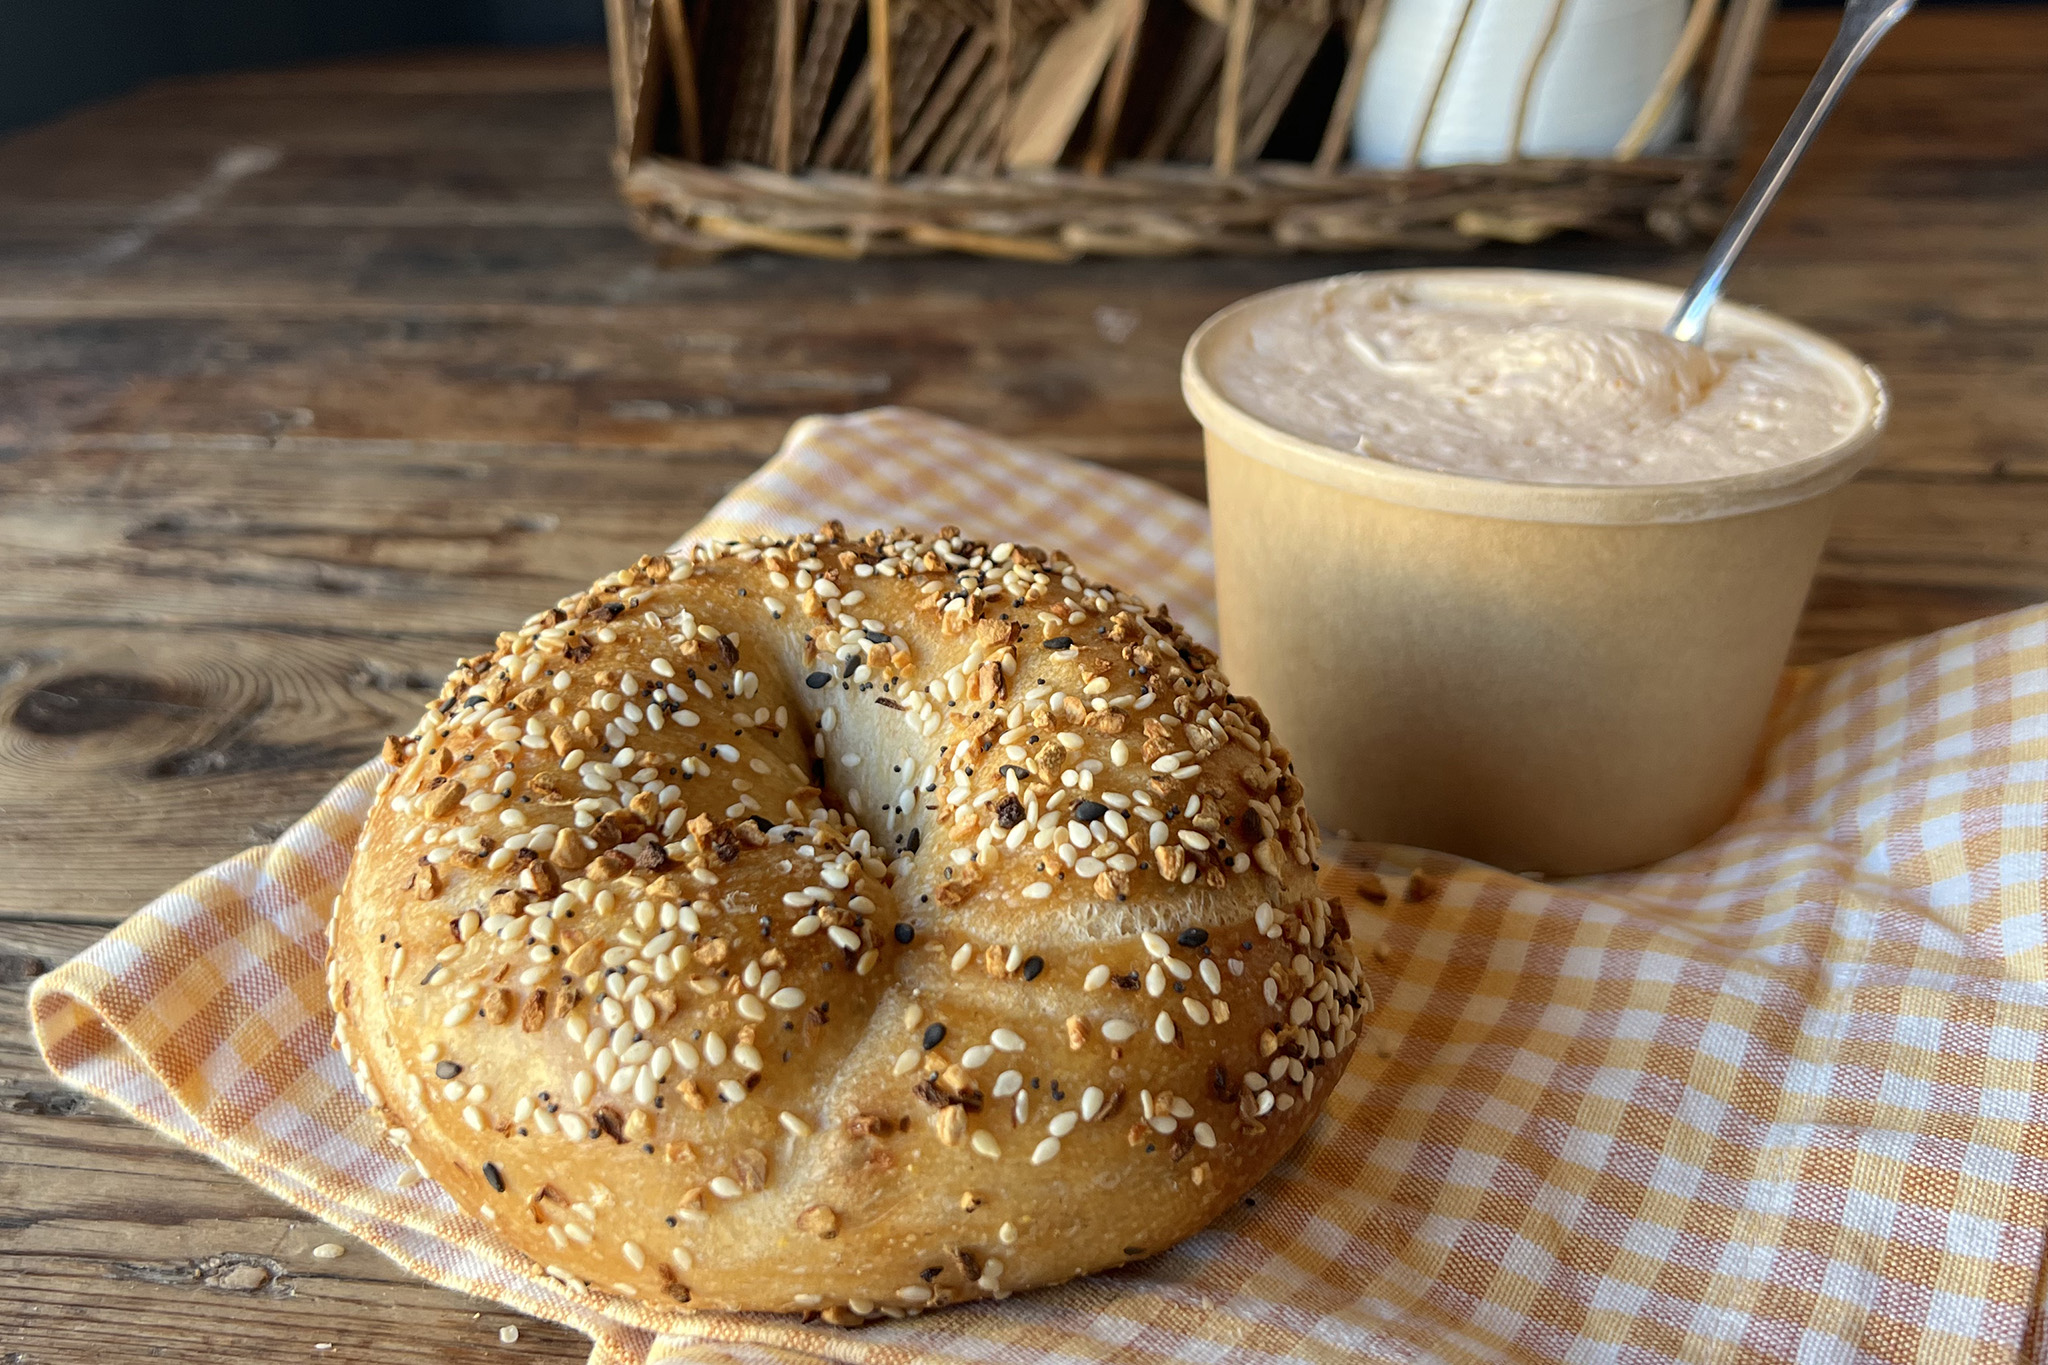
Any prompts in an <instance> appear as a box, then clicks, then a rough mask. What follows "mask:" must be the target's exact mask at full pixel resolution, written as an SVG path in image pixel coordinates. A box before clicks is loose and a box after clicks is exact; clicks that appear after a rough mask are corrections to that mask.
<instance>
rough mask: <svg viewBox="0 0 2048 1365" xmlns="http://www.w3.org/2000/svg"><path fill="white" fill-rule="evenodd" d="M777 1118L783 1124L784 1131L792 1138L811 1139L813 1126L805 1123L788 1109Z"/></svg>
mask: <svg viewBox="0 0 2048 1365" xmlns="http://www.w3.org/2000/svg"><path fill="white" fill-rule="evenodd" d="M776 1117H777V1121H778V1122H780V1123H781V1124H782V1129H783V1131H784V1132H786V1133H788V1134H789V1135H790V1136H791V1137H809V1136H810V1135H811V1132H812V1129H811V1125H810V1124H808V1123H806V1122H804V1121H803V1119H802V1118H800V1117H798V1116H797V1115H795V1114H792V1113H790V1112H789V1111H788V1110H787V1109H785V1110H783V1111H782V1112H781V1113H780V1114H779V1115H777V1116H776Z"/></svg>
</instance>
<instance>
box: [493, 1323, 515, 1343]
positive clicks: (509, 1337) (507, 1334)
mask: <svg viewBox="0 0 2048 1365" xmlns="http://www.w3.org/2000/svg"><path fill="white" fill-rule="evenodd" d="M498 1340H500V1341H502V1342H504V1343H505V1344H506V1345H507V1346H510V1345H511V1344H512V1343H513V1342H515V1341H517V1340H519V1329H518V1328H517V1327H514V1326H511V1325H510V1324H509V1323H508V1324H507V1325H506V1326H503V1327H500V1328H499V1329H498Z"/></svg>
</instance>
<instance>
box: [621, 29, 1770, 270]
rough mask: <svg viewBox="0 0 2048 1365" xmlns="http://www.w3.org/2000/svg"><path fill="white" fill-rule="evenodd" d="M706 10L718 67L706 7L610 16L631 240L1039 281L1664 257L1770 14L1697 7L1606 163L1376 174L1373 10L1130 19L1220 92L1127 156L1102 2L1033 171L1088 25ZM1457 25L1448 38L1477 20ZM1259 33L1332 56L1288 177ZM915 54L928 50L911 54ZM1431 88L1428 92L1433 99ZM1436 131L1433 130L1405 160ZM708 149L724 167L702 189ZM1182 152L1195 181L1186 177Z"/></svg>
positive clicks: (1700, 183)
mask: <svg viewBox="0 0 2048 1365" xmlns="http://www.w3.org/2000/svg"><path fill="white" fill-rule="evenodd" d="M711 3H712V4H714V5H718V6H722V7H724V8H723V10H722V12H716V13H713V14H712V19H713V20H714V21H717V22H725V23H728V24H730V23H732V22H733V15H735V14H741V15H742V16H743V18H742V20H741V22H752V23H753V24H754V29H753V32H752V42H751V45H750V46H746V47H744V48H743V50H742V51H740V52H739V54H738V56H737V57H735V54H734V53H733V52H730V51H727V52H723V53H707V52H705V51H703V50H702V49H701V48H700V46H699V38H698V34H697V33H696V32H693V22H694V24H695V25H696V26H697V27H698V28H700V29H701V26H702V25H703V24H704V23H705V22H706V18H705V16H706V13H707V9H706V7H705V4H704V0H697V4H698V9H697V11H696V13H695V14H693V12H692V8H691V0H606V10H607V19H608V25H609V33H610V44H611V54H612V82H613V93H614V97H615V100H614V103H615V110H616V114H617V121H618V147H617V153H616V168H617V171H618V175H619V182H620V188H621V192H622V194H623V195H624V198H625V200H626V203H627V205H628V206H629V208H630V210H631V212H632V215H633V220H634V223H635V225H636V227H637V228H638V229H639V230H640V231H641V232H642V233H643V234H644V235H645V236H647V237H649V238H651V239H653V240H655V241H657V242H661V243H665V244H669V245H673V246H677V247H682V248H687V249H690V250H693V251H697V252H713V253H715V252H720V251H726V250H731V249H733V248H736V247H757V248H765V249H768V250H774V251H782V252H789V253H794V254H799V255H807V256H821V257H828V258H834V259H853V258H856V257H860V256H865V255H901V254H913V253H923V252H933V251H961V252H969V253H974V254H979V255H986V256H1003V257H1015V258H1021V259H1029V260H1041V261H1068V260H1073V259H1076V258H1078V257H1080V256H1084V255H1091V254H1092V255H1132V256H1159V255H1177V254H1184V253H1190V252H1202V251H1217V252H1237V253H1272V252H1280V251H1355V250H1360V249H1370V248H1394V247H1398V248H1410V249H1426V250H1443V249H1447V248H1456V247H1462V246H1471V245H1476V244H1478V243H1480V242H1484V241H1509V242H1521V243H1527V242H1534V241H1538V240H1541V239H1542V238H1545V237H1548V236H1551V235H1552V234H1554V233H1558V232H1562V231H1566V230H1577V231H1583V232H1588V233H1592V234H1596V235H1599V236H1603V237H1641V236H1644V235H1648V236H1652V237H1655V238H1660V239H1663V240H1665V241H1668V242H1673V243H1676V242H1681V241H1684V240H1686V239H1688V238H1690V237H1693V236H1694V235H1696V234H1698V233H1699V232H1701V231H1704V230H1710V229H1711V228H1712V227H1713V226H1714V225H1715V224H1716V223H1717V222H1718V221H1719V217H1720V213H1721V201H1720V193H1721V190H1722V188H1723V186H1724V184H1725V182H1726V179H1727V176H1728V173H1729V171H1730V170H1731V168H1732V164H1733V159H1734V155H1735V153H1736V151H1737V148H1738V142H1739V137H1740V128H1739V126H1738V119H1739V112H1740V107H1741V102H1742V98H1743V94H1744V91H1745V89H1746V87H1747V84H1748V80H1749V76H1750V74H1751V72H1752V70H1753V68H1754V66H1755V63H1756V56H1757V50H1758V47H1759V45H1760V42H1761V39H1762V34H1763V30H1764V27H1765V24H1766V21H1767V20H1768V18H1769V16H1770V13H1771V10H1772V0H1693V7H1692V12H1691V14H1690V15H1689V17H1688V20H1687V23H1686V26H1685V32H1684V36H1683V38H1682V39H1681V41H1680V43H1679V46H1678V49H1677V50H1676V51H1675V52H1673V53H1672V54H1671V57H1670V60H1669V62H1668V63H1667V66H1666V68H1665V70H1664V72H1663V75H1662V78H1661V79H1660V80H1659V81H1658V83H1657V88H1656V91H1655V93H1653V95H1652V96H1651V97H1650V100H1649V101H1648V103H1647V104H1646V105H1645V107H1644V109H1643V110H1642V111H1641V113H1640V114H1639V115H1638V117H1637V118H1636V119H1635V121H1634V125H1633V126H1632V127H1631V129H1630V131H1629V133H1628V135H1627V136H1626V137H1624V138H1623V139H1622V143H1621V144H1620V145H1619V146H1617V148H1616V150H1615V153H1614V154H1613V155H1612V156H1610V157H1607V158H1604V159H1595V160H1534V159H1515V160H1511V161H1508V162H1505V163H1503V164H1489V165H1472V166H1458V167H1437V168H1420V167H1417V168H1413V169H1407V170H1376V169H1365V168H1361V167H1356V166H1352V165H1349V164H1347V163H1346V162H1345V160H1344V157H1345V153H1346V151H1347V149H1348V142H1349V136H1350V132H1351V122H1352V114H1353V111H1354V109H1355V106H1356V103H1357V100H1358V96H1359V89H1360V86H1361V83H1362V79H1363V74H1364V71H1365V64H1366V61H1367V59H1368V58H1369V57H1370V55H1371V52H1372V47H1373V44H1374V42H1375V40H1376V38H1377V36H1378V33H1379V29H1380V24H1381V20H1382V19H1383V18H1384V16H1385V14H1386V9H1387V4H1388V0H1151V7H1152V8H1153V12H1154V13H1157V12H1158V8H1157V7H1159V6H1167V5H1172V6H1179V5H1182V4H1183V3H1185V4H1187V5H1188V6H1189V7H1190V8H1192V9H1195V10H1200V11H1205V12H1210V13H1212V14H1213V15H1214V17H1215V18H1216V19H1217V20H1219V21H1220V22H1217V23H1215V24H1214V25H1213V35H1209V36H1212V37H1213V42H1214V44H1215V45H1216V46H1217V47H1219V48H1220V51H1221V66H1220V71H1219V72H1218V73H1217V75H1216V76H1215V78H1214V79H1213V82H1212V83H1211V85H1210V86H1209V87H1208V89H1207V91H1206V92H1205V93H1201V96H1200V100H1199V102H1195V99H1194V96H1192V95H1190V96H1188V97H1187V100H1188V103H1187V107H1186V108H1185V109H1183V110H1181V111H1179V115H1178V116H1179V117H1180V118H1181V119H1182V120H1183V122H1182V125H1181V126H1182V127H1184V128H1185V129H1187V130H1188V131H1186V132H1184V133H1183V134H1182V135H1181V136H1180V138H1179V142H1178V144H1177V145H1176V144H1174V143H1173V142H1172V140H1171V139H1164V140H1162V139H1160V138H1157V137H1155V138H1154V143H1155V144H1157V145H1152V146H1148V147H1145V148H1142V149H1138V150H1136V151H1135V154H1124V153H1123V152H1121V151H1120V150H1119V149H1120V148H1121V147H1122V145H1123V143H1125V142H1127V141H1128V135H1129V131H1130V129H1131V128H1132V127H1133V126H1135V125H1134V123H1133V118H1134V115H1137V114H1140V113H1144V112H1147V111H1140V110H1135V109H1133V108H1130V107H1127V106H1126V103H1125V95H1126V93H1127V92H1128V89H1129V82H1130V77H1131V71H1132V69H1133V68H1134V67H1135V66H1137V65H1139V64H1141V63H1142V61H1143V51H1142V47H1143V44H1144V42H1145V41H1146V35H1147V34H1149V33H1150V32H1151V31H1152V29H1151V26H1150V25H1149V24H1147V23H1146V20H1145V14H1146V11H1147V8H1148V7H1147V4H1146V3H1145V0H1101V3H1102V4H1103V5H1104V6H1105V7H1107V6H1108V5H1110V4H1121V5H1122V6H1123V9H1122V10H1121V11H1120V13H1123V14H1128V15H1129V16H1131V17H1130V18H1129V20H1128V29H1127V31H1125V32H1122V33H1120V34H1118V35H1117V37H1116V40H1115V46H1114V49H1113V50H1112V51H1110V53H1109V55H1108V59H1107V61H1106V63H1105V64H1104V67H1103V69H1102V71H1101V74H1100V76H1099V77H1098V78H1097V79H1096V80H1095V81H1094V82H1093V83H1092V84H1091V85H1090V86H1089V88H1088V89H1087V91H1086V92H1085V95H1084V96H1083V98H1085V100H1086V102H1087V103H1086V108H1087V111H1088V113H1087V118H1086V121H1085V122H1081V123H1078V124H1077V125H1076V128H1075V130H1074V131H1073V134H1072V136H1071V138H1069V137H1067V136H1065V135H1064V133H1061V132H1059V131H1057V130H1056V132H1055V134H1054V139H1055V141H1056V142H1057V143H1058V145H1057V146H1053V147H1051V148H1050V150H1049V154H1048V153H1047V149H1044V148H1040V149H1038V153H1037V154H1033V153H1031V152H1030V150H1029V149H1026V150H1025V151H1022V152H1020V151H1019V140H1018V139H1017V138H1015V137H1013V136H1012V134H1011V124H1012V121H1013V120H1015V119H1017V118H1018V117H1019V115H1018V114H1017V112H1016V105H1017V103H1018V99H1019V92H1020V86H1021V84H1022V81H1023V74H1024V73H1025V72H1026V71H1027V69H1028V68H1029V65H1030V63H1031V61H1033V60H1035V59H1036V57H1037V56H1038V54H1039V53H1041V52H1043V51H1044V49H1045V48H1046V46H1047V45H1048V41H1049V35H1050V34H1052V33H1054V32H1057V31H1059V27H1060V25H1061V24H1063V23H1071V22H1072V21H1074V20H1075V19H1077V18H1079V17H1081V16H1084V15H1087V14H1089V13H1090V12H1092V11H1093V10H1094V8H1095V5H1094V4H1093V3H1091V0H834V2H833V3H832V4H831V5H830V7H829V8H830V9H831V10H832V11H833V14H832V15H830V16H828V4H827V3H823V2H819V3H811V2H810V0H711ZM1463 3H1464V7H1465V8H1464V14H1465V17H1466V18H1469V17H1470V15H1471V12H1472V9H1473V7H1474V5H1475V4H1476V3H1477V0H1463ZM1527 3H1530V4H1548V5H1549V6H1550V7H1551V8H1550V11H1549V20H1550V30H1549V31H1550V32H1552V33H1554V32H1555V31H1556V24H1557V17H1558V15H1559V13H1560V12H1561V11H1562V9H1563V6H1564V4H1565V3H1566V0H1527ZM854 10H864V16H861V17H864V20H865V23H864V32H861V33H856V35H855V36H856V37H861V36H864V37H865V38H866V39H867V47H866V49H865V53H864V55H863V56H862V58H861V60H860V62H859V64H858V72H857V74H856V75H855V76H854V77H853V79H852V80H850V81H848V80H846V79H845V78H843V77H842V79H841V81H840V83H839V88H838V89H837V90H835V91H833V92H832V94H831V96H830V100H831V101H836V103H835V104H833V106H832V107H829V108H828V107H826V103H827V101H826V98H825V96H823V95H822V94H821V92H820V85H821V82H820V81H819V80H818V78H817V75H816V73H815V72H812V71H810V70H808V69H807V66H806V65H805V61H806V57H807V54H805V53H804V51H803V47H804V41H805V38H806V36H807V35H806V33H805V28H806V24H807V23H808V24H809V25H810V26H811V27H812V28H814V29H815V28H817V27H819V26H822V25H824V24H825V23H826V22H827V21H828V17H829V18H833V19H836V21H837V22H838V23H839V24H840V25H841V27H842V28H844V27H845V25H846V24H847V23H848V22H849V21H850V12H851V11H854ZM1193 22H1196V23H1206V22H1208V21H1207V20H1202V19H1196V20H1194V21H1193ZM1281 22H1293V23H1295V24H1297V25H1299V24H1303V23H1307V24H1311V25H1313V24H1315V23H1317V22H1320V23H1322V24H1324V25H1327V26H1328V28H1329V31H1330V33H1331V34H1333V35H1334V41H1339V42H1341V43H1342V44H1343V58H1344V60H1343V72H1342V77H1341V80H1340V81H1339V82H1338V83H1337V85H1336V88H1335V90H1334V92H1333V94H1332V95H1331V97H1330V100H1329V104H1328V108H1327V111H1326V112H1322V111H1320V110H1317V111H1314V112H1317V113H1318V115H1319V117H1320V120H1321V125H1322V137H1321V140H1320V143H1319V145H1318V146H1317V148H1316V150H1315V153H1314V155H1313V157H1312V158H1311V159H1309V160H1301V161H1288V160H1258V159H1254V157H1253V155H1252V154H1253V153H1256V152H1257V151H1259V150H1261V149H1262V147H1263V145H1264V144H1265V142H1266V141H1267V139H1268V136H1269V135H1270V134H1271V132H1272V130H1273V127H1274V123H1275V120H1276V119H1277V118H1278V117H1279V112H1280V111H1279V109H1278V107H1277V106H1278V103H1279V102H1280V101H1276V100H1272V99H1268V100H1267V101H1266V103H1265V104H1264V105H1262V106H1260V107H1257V108H1254V107H1250V106H1252V105H1253V104H1255V103H1257V101H1258V100H1259V98H1260V95H1259V92H1258V91H1257V90H1255V89H1253V88H1252V85H1251V78H1250V77H1249V76H1248V72H1247V65H1248V63H1247V54H1248V53H1251V52H1253V51H1254V49H1253V47H1252V44H1253V40H1254V36H1255V34H1257V33H1258V32H1259V31H1260V28H1261V26H1262V25H1267V24H1275V23H1281ZM920 25H923V26H924V28H923V29H921V28H920ZM948 25H950V27H946V26H948ZM1717 25H1718V31H1719V36H1718V39H1716V40H1715V41H1713V42H1712V43H1711V44H1710V43H1709V42H1708V38H1709V35H1710V34H1711V33H1712V32H1713V31H1714V30H1715V28H1716V26H1717ZM929 31H937V32H938V33H939V35H940V39H941V40H942V41H939V42H937V43H934V42H928V41H924V39H925V38H928V37H929V36H930V34H929ZM1311 31H1314V30H1311ZM1460 32H1462V25H1461V29H1460ZM948 35H953V36H952V37H951V38H950V39H948ZM837 36H839V35H838V34H837V33H832V34H827V35H826V37H828V38H832V37H837ZM1455 41H1456V40H1454V48H1455ZM1709 46H1711V48H1712V56H1711V58H1709V59H1708V60H1706V61H1705V63H1704V72H1703V74H1701V76H1700V77H1699V85H1698V90H1699V94H1698V98H1697V100H1696V101H1694V104H1693V108H1694V115H1693V117H1692V119H1691V120H1690V124H1689V126H1688V127H1686V128H1685V129H1684V130H1683V131H1682V132H1681V134H1680V137H1679V140H1678V141H1677V142H1676V144H1675V145H1674V146H1673V147H1672V148H1671V149H1670V150H1669V151H1668V152H1666V153H1664V154H1662V155H1658V156H1644V155H1641V154H1640V152H1641V149H1642V146H1643V144H1644V143H1645V142H1646V141H1647V140H1648V130H1649V129H1650V128H1652V127H1654V126H1656V124H1657V123H1658V121H1659V119H1660V118H1661V117H1662V116H1663V115H1664V113H1665V112H1666V111H1667V109H1668V107H1669V105H1670V103H1671V101H1672V100H1673V99H1674V98H1676V97H1677V94H1678V92H1679V90H1680V89H1681V88H1682V87H1683V85H1684V84H1685V82H1686V81H1687V79H1688V78H1689V77H1691V75H1692V74H1693V69H1694V67H1695V66H1698V65H1700V64H1701V58H1702V55H1703V54H1704V53H1705V52H1706V51H1707V49H1708V48H1709ZM935 47H936V48H939V49H940V51H939V56H938V58H937V59H936V60H935V59H934V58H933V56H932V51H933V49H934V48H935ZM970 57H971V58H973V60H974V61H975V62H978V63H979V64H980V65H979V67H978V69H979V70H980V71H981V72H982V73H984V75H985V76H986V73H988V72H990V71H993V72H994V73H995V75H994V76H992V77H987V79H986V80H985V82H984V83H985V84H986V85H987V86H989V87H991V88H992V90H993V94H992V95H989V96H988V97H987V98H985V99H984V100H983V102H982V103H981V104H980V105H978V106H975V105H973V102H972V100H971V99H970V98H968V97H967V96H966V95H964V94H963V93H962V89H963V86H964V82H965V78H964V77H960V76H959V72H960V71H961V70H962V69H964V68H966V67H967V66H968V64H969V58H970ZM707 59H713V60H712V61H707ZM718 59H722V60H718ZM714 61H715V65H714V64H713V62H714ZM1449 65H1450V58H1448V57H1447V58H1446V59H1445V60H1444V70H1446V71H1447V70H1448V69H1449ZM1531 70H1532V72H1533V70H1534V66H1533V64H1532V68H1531ZM948 72H950V73H951V74H950V75H949V74H948ZM1442 82H1443V73H1442V72H1441V71H1440V72H1439V73H1438V87H1437V88H1438V92H1439V96H1440V95H1441V89H1442ZM1533 85H1534V77H1533V74H1532V75H1531V77H1530V78H1529V79H1528V80H1527V81H1525V83H1524V86H1523V88H1522V91H1521V101H1522V106H1523V109H1524V110H1525V111H1526V108H1527V105H1528V101H1529V98H1530V91H1531V89H1532V88H1533ZM949 101H951V102H950V103H949ZM1169 102H1170V100H1169ZM1190 111H1192V112H1190ZM1150 112H1152V113H1154V114H1161V111H1157V110H1154V111H1150ZM1166 112H1167V113H1172V112H1173V111H1166ZM1434 115H1435V106H1434V104H1432V105H1431V106H1430V110H1429V115H1428V116H1427V117H1426V118H1425V120H1424V124H1423V129H1422V131H1420V132H1418V133H1417V135H1416V138H1415V143H1416V147H1417V148H1418V149H1419V148H1420V146H1421V145H1422V141H1423V138H1424V136H1425V135H1426V133H1427V129H1428V127H1429V118H1433V117H1434ZM1161 116H1162V117H1164V116H1165V115H1164V114H1162V115H1161ZM713 129H723V133H722V134H715V133H712V132H708V131H707V130H713ZM714 136H722V137H723V139H724V144H725V147H726V148H729V149H731V151H732V152H733V153H734V154H733V155H720V156H718V157H717V160H718V162H719V164H707V158H706V155H705V152H706V147H707V145H708V141H709V139H710V138H711V137H714ZM1518 136H1519V135H1518ZM1190 146H1193V147H1196V148H1199V149H1201V150H1203V151H1204V152H1205V153H1206V155H1207V159H1206V160H1202V161H1194V160H1189V159H1187V157H1186V153H1187V149H1188V148H1189V147H1190ZM1176 151H1177V152H1178V154H1179V159H1173V158H1174V156H1175V153H1176ZM941 155H943V156H945V157H949V158H950V162H949V164H948V167H947V169H945V170H944V171H941V172H933V171H930V170H928V169H921V168H920V162H921V161H922V162H932V161H934V160H935V159H937V158H938V157H939V156H941ZM1412 160H1413V158H1411V161H1412ZM1020 161H1028V162H1030V163H1032V164H1017V163H1018V162H1020ZM822 162H830V163H832V164H831V165H824V164H820V163H822ZM906 166H909V167H910V169H909V170H908V171H907V172H906V171H905V170H904V167H906Z"/></svg>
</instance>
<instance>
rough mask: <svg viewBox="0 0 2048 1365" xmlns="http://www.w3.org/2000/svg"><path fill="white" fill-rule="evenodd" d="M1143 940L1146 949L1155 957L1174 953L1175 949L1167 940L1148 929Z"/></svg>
mask: <svg viewBox="0 0 2048 1365" xmlns="http://www.w3.org/2000/svg"><path fill="white" fill-rule="evenodd" d="M1142 942H1143V943H1144V945H1145V951H1146V952H1148V953H1150V954H1152V956H1154V957H1168V956H1171V955H1172V953H1173V949H1171V948H1169V947H1167V946H1166V940H1165V939H1163V938H1161V937H1160V936H1159V935H1157V934H1155V933H1151V932H1149V931H1148V932H1147V933H1145V934H1144V935H1142Z"/></svg>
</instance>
